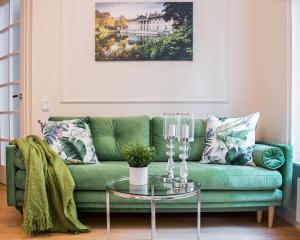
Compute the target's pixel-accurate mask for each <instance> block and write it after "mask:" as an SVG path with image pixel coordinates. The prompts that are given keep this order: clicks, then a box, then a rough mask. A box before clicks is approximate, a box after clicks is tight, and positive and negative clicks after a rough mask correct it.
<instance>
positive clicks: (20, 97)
mask: <svg viewBox="0 0 300 240" xmlns="http://www.w3.org/2000/svg"><path fill="white" fill-rule="evenodd" d="M12 97H13V98H17V97H18V98H19V99H20V100H22V98H23V94H22V93H20V94H15V95H13V96H12Z"/></svg>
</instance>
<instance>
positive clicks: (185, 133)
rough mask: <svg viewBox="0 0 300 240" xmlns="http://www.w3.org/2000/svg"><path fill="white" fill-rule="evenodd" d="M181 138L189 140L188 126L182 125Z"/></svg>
mask: <svg viewBox="0 0 300 240" xmlns="http://www.w3.org/2000/svg"><path fill="white" fill-rule="evenodd" d="M181 138H189V126H188V125H182V127H181Z"/></svg>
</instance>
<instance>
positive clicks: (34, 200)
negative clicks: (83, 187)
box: [11, 136, 89, 235]
mask: <svg viewBox="0 0 300 240" xmlns="http://www.w3.org/2000/svg"><path fill="white" fill-rule="evenodd" d="M11 144H15V145H17V146H18V148H19V149H20V151H21V152H22V154H23V157H24V161H25V166H26V182H25V197H24V207H23V214H24V222H23V230H24V231H25V232H27V233H28V234H30V235H31V234H34V233H39V232H44V231H49V232H76V233H79V232H88V231H89V227H87V226H85V225H83V224H82V223H80V221H79V220H78V218H77V211H76V206H75V202H74V197H73V190H74V186H75V183H74V180H73V177H72V175H71V173H70V171H69V169H68V167H67V166H66V165H65V163H64V161H63V160H62V159H61V158H60V157H59V155H58V154H56V153H55V152H54V151H53V150H52V149H51V147H50V146H49V145H48V144H47V143H46V142H44V141H43V140H42V139H41V138H39V137H38V136H29V137H27V138H24V139H21V138H20V139H17V140H15V141H13V142H12V143H11Z"/></svg>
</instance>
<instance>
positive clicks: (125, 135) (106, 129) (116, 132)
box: [89, 116, 150, 161]
mask: <svg viewBox="0 0 300 240" xmlns="http://www.w3.org/2000/svg"><path fill="white" fill-rule="evenodd" d="M89 123H90V128H91V133H92V137H93V142H94V145H95V149H96V153H97V156H98V158H99V159H100V161H117V160H123V154H122V148H123V146H124V145H125V144H127V143H129V142H137V143H139V144H142V145H150V119H149V117H148V116H136V117H89Z"/></svg>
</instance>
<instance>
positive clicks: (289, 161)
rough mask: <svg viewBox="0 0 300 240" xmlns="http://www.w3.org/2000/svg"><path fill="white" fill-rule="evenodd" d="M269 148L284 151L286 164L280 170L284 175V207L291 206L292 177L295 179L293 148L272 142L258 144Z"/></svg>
mask: <svg viewBox="0 0 300 240" xmlns="http://www.w3.org/2000/svg"><path fill="white" fill-rule="evenodd" d="M257 143H258V144H264V145H268V146H273V147H278V148H279V149H281V150H282V152H283V154H284V158H285V162H284V164H283V165H282V166H281V167H280V168H279V169H278V170H279V171H280V173H281V175H282V187H281V189H282V192H283V199H282V206H284V207H286V206H288V205H289V204H290V202H291V198H292V177H293V148H292V146H291V145H290V144H277V143H272V142H257Z"/></svg>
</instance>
